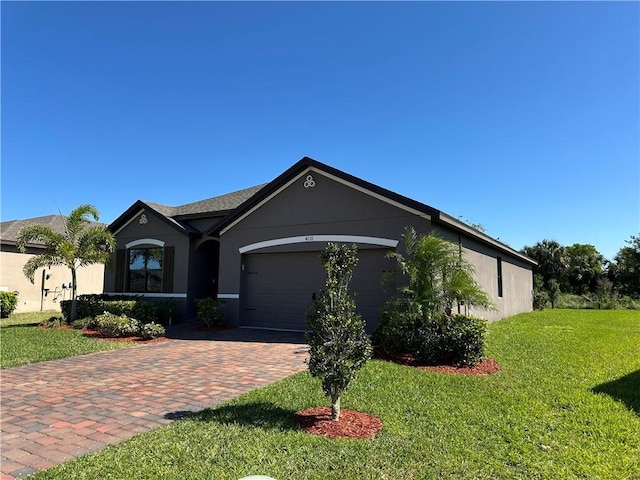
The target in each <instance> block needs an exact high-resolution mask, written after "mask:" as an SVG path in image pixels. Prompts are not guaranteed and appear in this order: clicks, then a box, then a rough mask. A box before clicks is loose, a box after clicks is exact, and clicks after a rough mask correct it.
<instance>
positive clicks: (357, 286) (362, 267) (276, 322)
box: [241, 249, 395, 331]
mask: <svg viewBox="0 0 640 480" xmlns="http://www.w3.org/2000/svg"><path fill="white" fill-rule="evenodd" d="M387 251H388V250H386V249H367V250H364V249H363V250H359V251H358V258H359V261H358V266H357V267H356V269H355V270H354V273H353V278H352V280H351V283H350V288H349V290H350V292H351V294H352V295H354V296H355V300H356V307H357V311H358V313H360V314H361V315H362V317H363V318H364V319H365V321H366V322H367V329H368V330H369V331H371V330H372V329H373V328H374V327H375V324H376V322H377V318H378V311H379V308H380V306H381V305H382V303H383V302H384V300H385V299H386V297H385V294H384V292H383V290H382V288H381V286H380V280H381V278H382V275H383V272H384V271H386V270H390V269H391V268H393V267H394V265H395V263H394V261H393V260H390V259H387V258H385V254H386V253H387ZM243 264H244V271H243V285H242V292H241V298H242V306H241V325H243V326H250V327H261V328H273V329H285V330H301V331H302V330H308V326H307V322H306V312H307V309H308V307H309V305H310V304H311V302H312V301H313V298H314V295H316V294H317V293H318V292H319V291H320V290H322V289H324V281H325V278H326V273H325V271H324V269H323V268H322V265H321V264H320V252H296V253H265V254H259V253H257V254H250V255H245V257H244V261H243Z"/></svg>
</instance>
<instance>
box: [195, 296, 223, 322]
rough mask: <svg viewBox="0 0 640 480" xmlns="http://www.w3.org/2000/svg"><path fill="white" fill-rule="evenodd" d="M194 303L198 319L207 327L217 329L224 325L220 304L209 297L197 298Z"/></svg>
mask: <svg viewBox="0 0 640 480" xmlns="http://www.w3.org/2000/svg"><path fill="white" fill-rule="evenodd" d="M195 302H196V308H197V315H198V318H199V319H200V320H201V321H203V322H204V323H205V325H206V326H207V327H219V326H221V325H223V324H224V320H225V318H224V314H223V313H222V310H220V305H222V302H220V301H219V300H216V299H214V298H211V297H207V298H197V299H196V300H195Z"/></svg>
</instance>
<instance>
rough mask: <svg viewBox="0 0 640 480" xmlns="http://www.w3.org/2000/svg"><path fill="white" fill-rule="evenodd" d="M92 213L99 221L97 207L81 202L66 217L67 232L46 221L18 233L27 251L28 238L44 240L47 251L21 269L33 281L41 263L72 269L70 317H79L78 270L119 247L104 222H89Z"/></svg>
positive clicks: (105, 259) (104, 260)
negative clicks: (58, 229) (56, 229)
mask: <svg viewBox="0 0 640 480" xmlns="http://www.w3.org/2000/svg"><path fill="white" fill-rule="evenodd" d="M61 216H62V215H61ZM90 217H93V219H94V220H95V221H98V219H99V213H98V210H97V209H96V207H94V206H93V205H80V206H79V207H76V208H75V209H74V210H73V211H72V212H71V213H70V214H69V216H68V217H67V218H66V219H65V218H64V217H63V220H64V226H65V231H64V233H58V232H55V231H54V230H52V229H51V228H50V227H48V226H46V225H30V226H28V227H25V228H23V229H22V230H20V233H19V234H18V241H17V246H18V249H19V250H20V251H21V252H22V253H26V251H27V243H29V242H33V241H40V242H42V243H44V253H42V254H40V255H36V256H34V257H32V258H30V259H29V260H28V261H27V263H26V264H25V265H24V268H23V269H22V271H23V272H24V274H25V276H26V277H27V278H28V279H29V280H30V281H31V283H34V276H35V272H36V270H38V269H39V268H42V267H53V266H56V265H66V266H67V267H69V270H71V279H72V289H71V292H72V294H71V321H73V320H76V319H77V318H78V304H77V299H76V293H77V282H76V270H77V269H78V268H80V267H84V266H86V265H92V264H95V263H102V264H105V263H107V262H108V261H109V260H110V258H111V253H112V252H113V251H114V250H115V247H116V240H115V238H114V237H113V235H112V234H111V233H110V232H109V231H108V230H107V228H106V227H105V226H104V225H89V221H90V220H89V218H90Z"/></svg>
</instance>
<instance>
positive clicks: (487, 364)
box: [373, 345, 500, 375]
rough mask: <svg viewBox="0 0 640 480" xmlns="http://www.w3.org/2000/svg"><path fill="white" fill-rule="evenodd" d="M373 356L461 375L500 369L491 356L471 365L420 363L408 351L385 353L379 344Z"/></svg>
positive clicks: (484, 373) (480, 373)
mask: <svg viewBox="0 0 640 480" xmlns="http://www.w3.org/2000/svg"><path fill="white" fill-rule="evenodd" d="M373 358H377V359H379V360H387V361H390V362H395V363H399V364H400V365H406V366H409V367H415V368H417V369H419V370H431V371H432V372H443V373H460V374H462V375H489V374H491V373H496V372H497V371H499V370H500V364H499V363H498V362H496V361H495V360H493V359H491V358H483V359H482V360H481V361H480V362H479V363H478V364H476V365H474V366H472V367H460V366H456V365H420V363H419V362H418V360H417V359H416V358H415V357H414V356H413V355H411V354H409V353H400V354H396V355H389V354H387V353H386V352H385V351H384V350H383V349H382V348H381V347H380V346H377V345H376V346H375V347H373Z"/></svg>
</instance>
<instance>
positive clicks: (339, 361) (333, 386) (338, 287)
mask: <svg viewBox="0 0 640 480" xmlns="http://www.w3.org/2000/svg"><path fill="white" fill-rule="evenodd" d="M320 260H321V262H322V266H323V267H324V269H325V271H326V272H327V278H326V281H325V289H324V290H322V291H321V292H320V293H319V295H318V296H317V297H316V299H315V300H314V302H313V303H312V305H311V306H310V309H309V312H308V314H307V323H308V324H309V327H311V332H310V333H308V334H307V342H308V343H309V355H310V358H309V360H308V364H309V373H310V374H311V376H313V377H316V378H319V379H320V380H321V381H322V391H323V392H324V394H325V395H326V396H327V397H329V398H330V399H331V419H332V420H336V421H337V420H339V419H340V395H341V394H342V393H343V392H344V391H346V390H347V388H348V387H349V384H350V383H351V381H352V380H353V379H354V377H355V375H356V373H357V371H358V370H360V369H361V368H362V367H363V366H364V364H365V363H366V361H367V360H368V359H369V357H370V356H371V341H370V339H369V336H368V335H367V334H366V332H365V323H364V321H363V320H362V318H361V317H360V315H358V314H356V311H355V310H356V304H355V301H354V299H353V298H352V297H351V296H350V295H349V289H348V287H349V282H350V280H351V275H352V273H353V269H354V268H355V267H356V265H357V264H358V256H357V248H356V246H355V245H353V246H352V247H349V246H347V245H338V244H335V243H329V244H328V245H327V247H326V249H325V250H324V251H323V252H322V253H321V254H320Z"/></svg>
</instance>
